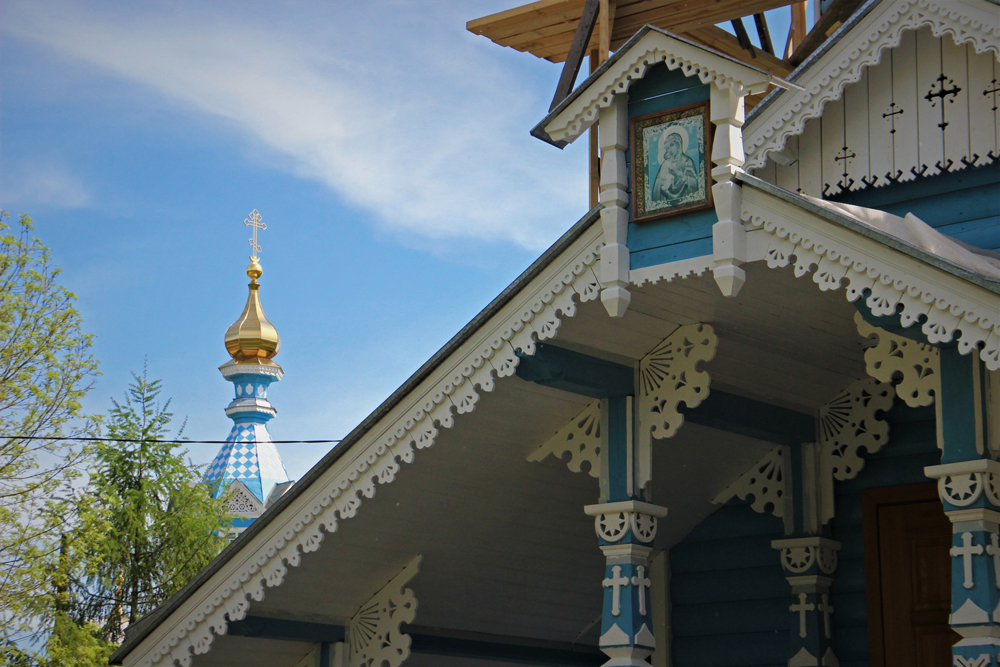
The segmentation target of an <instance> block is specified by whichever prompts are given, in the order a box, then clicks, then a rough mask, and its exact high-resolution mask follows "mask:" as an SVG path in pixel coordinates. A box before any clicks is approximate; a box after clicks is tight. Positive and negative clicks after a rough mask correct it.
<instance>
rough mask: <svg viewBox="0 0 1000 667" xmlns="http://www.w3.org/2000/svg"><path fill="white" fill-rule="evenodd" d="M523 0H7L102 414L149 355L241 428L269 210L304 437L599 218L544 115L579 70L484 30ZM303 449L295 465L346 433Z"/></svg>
mask: <svg viewBox="0 0 1000 667" xmlns="http://www.w3.org/2000/svg"><path fill="white" fill-rule="evenodd" d="M516 4H518V3H517V2H516V1H513V0H481V1H480V0H476V1H473V0H462V1H455V2H445V1H441V0H436V1H435V2H426V3H424V2H419V3H418V2H406V1H403V0H397V1H395V2H391V1H390V2H364V3H348V2H324V3H318V2H305V1H301V2H280V3H279V2H246V1H243V2H226V1H214V2H211V3H204V2H186V1H184V0H178V1H171V2H153V3H125V2H102V1H100V0H96V1H91V2H87V3H79V2H58V1H50V0H46V1H44V2H41V1H35V2H16V1H10V0H2V1H0V32H2V33H3V38H2V39H0V208H2V209H5V210H8V211H9V212H10V213H11V214H12V215H13V216H15V217H16V215H17V214H18V213H21V212H24V213H27V214H29V215H31V216H32V217H33V218H34V221H35V225H36V233H37V235H38V236H39V237H40V238H41V239H42V240H43V241H44V242H45V243H46V244H47V245H49V246H50V247H51V248H52V251H53V257H54V261H55V264H56V265H57V266H59V267H61V268H62V269H63V275H62V280H63V283H64V284H65V285H66V286H68V287H69V288H70V289H71V290H73V291H74V292H75V293H76V294H77V296H78V297H79V308H80V310H81V312H82V313H83V316H84V320H85V328H86V330H87V331H88V332H92V333H94V334H96V336H97V338H96V345H95V354H96V356H97V358H98V359H99V360H100V361H101V371H102V375H101V377H100V378H99V380H98V382H97V385H96V387H95V389H94V390H93V392H92V393H91V394H90V396H89V397H88V399H87V401H86V407H87V409H88V410H89V411H90V412H93V413H104V412H106V411H107V409H108V407H110V397H111V396H116V397H118V396H120V395H121V394H122V392H123V391H124V389H125V387H126V385H127V384H128V382H129V380H130V372H131V371H133V370H135V371H139V370H141V368H142V364H143V358H144V356H148V360H149V369H150V374H151V376H152V377H159V378H162V379H163V383H164V389H165V391H164V395H165V396H171V397H173V404H172V409H173V411H174V413H175V414H176V415H177V416H178V417H179V418H184V417H187V418H188V426H187V430H186V435H187V436H188V437H190V438H193V439H223V438H225V436H226V435H227V434H228V432H229V427H230V425H231V422H230V421H229V420H228V418H226V416H225V414H224V413H223V409H224V407H225V406H226V405H227V403H228V402H229V400H230V398H231V396H232V389H231V385H229V384H228V383H226V382H225V381H224V380H223V379H222V377H221V376H220V374H219V372H218V370H217V367H218V366H219V365H220V364H222V363H223V362H225V361H226V360H227V359H228V357H227V355H226V353H225V348H224V346H223V343H222V337H223V333H224V332H225V330H226V327H228V325H229V324H230V323H231V322H232V321H233V320H234V319H236V317H237V316H238V315H239V313H240V311H241V309H242V307H243V304H244V302H245V299H246V283H247V278H246V275H245V274H244V269H245V266H246V264H247V262H248V259H247V255H248V252H249V246H248V245H247V238H248V234H247V231H248V230H247V229H246V228H245V227H244V226H243V219H244V218H245V217H246V215H247V213H249V212H250V210H251V209H254V208H256V209H258V210H259V211H260V213H261V214H262V215H263V217H264V221H265V222H266V223H267V225H268V230H267V231H266V232H263V233H262V234H261V239H260V243H261V246H262V247H263V251H262V254H261V263H262V264H263V267H264V276H263V278H262V279H261V283H262V285H263V287H262V290H261V298H262V302H263V305H264V309H265V312H266V313H267V315H268V318H269V319H270V320H271V322H272V323H274V325H275V326H276V327H277V328H278V331H279V333H280V334H281V337H282V350H281V353H280V354H279V356H278V358H277V361H278V362H279V363H280V364H281V365H282V367H283V368H284V369H285V378H284V380H283V381H282V382H281V383H280V384H278V385H276V386H274V387H273V388H272V390H271V391H270V392H269V393H270V399H271V401H272V403H273V404H274V405H275V407H276V408H277V409H278V416H277V418H275V419H274V420H273V421H272V422H271V425H270V430H271V434H272V437H274V438H275V439H303V440H308V439H329V438H339V437H341V436H342V435H344V434H346V433H347V432H348V431H350V429H351V428H353V427H354V426H355V425H356V424H357V423H358V422H359V421H360V420H361V419H363V418H364V417H365V416H366V415H367V414H368V413H369V412H371V410H373V409H374V408H375V407H376V406H377V405H378V404H379V403H380V402H381V401H382V400H383V399H384V398H385V397H387V396H388V395H389V394H390V393H391V392H392V391H393V390H394V389H395V388H396V387H397V386H398V385H399V384H400V383H401V382H403V381H404V380H405V379H406V378H407V377H408V376H409V375H410V374H411V373H412V372H413V371H415V370H416V369H417V368H418V367H419V366H420V365H421V364H422V363H423V361H425V360H426V359H427V358H428V357H429V356H430V355H431V354H433V353H434V352H435V351H436V350H437V349H438V348H439V347H440V346H441V345H442V344H444V342H446V341H447V340H448V338H450V337H451V335H453V334H454V333H455V332H456V331H457V330H458V329H459V328H460V327H461V326H462V325H463V324H465V322H467V321H468V320H469V319H470V318H471V317H472V316H473V315H475V313H476V312H478V311H479V310H480V309H481V308H482V307H483V306H485V305H486V303H488V302H489V300H490V299H492V298H493V296H495V295H496V294H497V293H498V292H499V291H500V290H502V289H503V288H504V287H505V286H506V285H507V284H508V283H509V282H510V281H511V280H512V279H513V278H514V277H516V276H517V275H518V274H519V273H520V272H521V271H522V270H523V269H524V268H525V267H526V266H527V265H528V264H529V263H530V262H531V261H532V260H533V259H534V257H535V256H537V254H538V253H539V252H540V251H541V250H543V249H544V248H545V247H546V246H547V245H548V244H550V243H551V242H552V241H553V240H555V239H556V238H557V237H558V236H559V235H560V234H561V233H562V232H563V231H565V230H566V229H567V228H568V227H569V226H570V225H572V224H573V223H574V222H575V221H576V220H577V219H578V218H579V217H580V216H581V215H583V214H584V213H585V212H586V209H587V193H586V155H585V152H584V150H585V146H583V145H582V144H581V145H579V146H571V147H569V148H567V149H566V150H563V151H559V150H557V149H555V148H553V147H551V146H549V145H547V144H543V143H542V142H540V141H538V140H536V139H533V138H532V137H530V136H529V135H528V130H529V129H530V128H531V127H532V126H534V124H535V123H536V122H537V121H538V120H539V119H541V117H542V116H544V114H545V112H546V110H547V108H548V102H549V100H550V99H551V95H552V91H553V90H554V89H555V85H556V82H557V80H558V77H559V73H560V66H558V65H553V64H551V63H548V62H545V61H542V60H539V59H536V58H535V57H533V56H530V55H528V54H521V53H518V52H516V51H514V50H512V49H505V48H501V47H499V46H497V45H495V44H493V43H491V42H489V41H488V40H486V39H485V38H483V37H477V36H475V35H472V34H471V33H468V32H467V31H466V30H465V22H466V21H467V20H469V19H472V18H476V17H479V16H483V15H486V14H490V13H493V12H496V11H501V10H503V9H508V8H510V7H512V6H515V5H516ZM785 12H786V13H787V10H785ZM785 25H787V19H786V22H785ZM785 29H787V28H785ZM752 32H753V31H752V29H751V33H752ZM772 35H773V36H774V40H775V42H776V43H783V36H784V32H782V30H781V29H780V28H779V27H778V26H776V25H774V24H773V23H772ZM216 449H217V447H215V446H211V445H192V446H191V447H190V450H191V455H192V458H193V459H194V460H196V461H198V462H203V463H207V462H208V461H210V460H211V459H212V457H213V456H214V455H215V453H216ZM280 450H281V454H282V457H283V458H284V460H285V464H286V467H287V468H288V471H289V474H290V475H291V477H292V478H293V479H294V478H299V477H301V476H302V474H303V473H304V472H305V471H306V470H307V469H308V468H309V467H310V466H311V465H312V464H313V463H314V462H315V461H316V460H317V459H318V458H319V457H320V456H322V454H323V453H325V452H326V450H327V446H325V445H311V446H310V445H286V446H281V447H280Z"/></svg>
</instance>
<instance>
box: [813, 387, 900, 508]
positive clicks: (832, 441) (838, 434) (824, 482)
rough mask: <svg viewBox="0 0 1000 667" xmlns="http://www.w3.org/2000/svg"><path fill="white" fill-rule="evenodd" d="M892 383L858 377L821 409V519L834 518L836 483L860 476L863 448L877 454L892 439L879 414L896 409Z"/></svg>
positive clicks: (868, 452)
mask: <svg viewBox="0 0 1000 667" xmlns="http://www.w3.org/2000/svg"><path fill="white" fill-rule="evenodd" d="M894 398H895V392H894V391H893V388H892V385H891V384H883V383H881V382H879V381H878V380H875V379H874V378H865V379H863V380H858V381H856V382H854V383H853V384H851V385H850V386H849V387H847V388H846V389H845V390H844V391H842V392H841V393H839V394H838V395H837V396H835V397H834V398H833V399H832V400H831V401H830V402H828V403H827V404H826V405H824V406H823V407H822V408H820V410H819V434H818V435H819V456H820V461H819V464H820V466H819V485H820V488H819V489H818V491H819V496H820V497H819V522H820V525H822V524H825V523H826V522H827V521H829V520H830V519H832V518H833V514H834V504H833V483H834V480H838V481H844V480H847V479H853V478H855V477H857V475H858V473H859V472H861V469H862V468H864V465H865V461H864V459H863V458H861V449H862V448H864V450H865V453H867V454H874V453H875V452H877V451H878V450H880V449H881V448H882V447H883V446H884V445H885V444H886V443H887V442H888V441H889V424H888V423H887V422H885V421H884V420H882V419H880V418H879V416H878V413H879V412H884V411H886V410H889V409H890V408H892V403H893V399H894Z"/></svg>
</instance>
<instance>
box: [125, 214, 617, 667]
mask: <svg viewBox="0 0 1000 667" xmlns="http://www.w3.org/2000/svg"><path fill="white" fill-rule="evenodd" d="M603 245H604V241H603V233H602V230H601V227H600V225H593V226H592V227H591V228H590V229H588V230H587V231H585V232H583V234H581V236H580V238H578V239H577V240H576V241H575V242H574V243H573V244H572V246H570V248H568V249H567V250H565V251H564V252H563V253H562V254H561V255H560V256H559V257H558V258H557V259H555V260H554V261H553V262H552V263H551V264H550V265H549V266H548V267H547V268H546V269H544V270H543V271H542V272H541V274H540V275H539V276H537V277H536V278H535V279H534V280H533V281H532V282H531V283H530V284H529V285H528V286H527V287H525V288H524V289H523V290H522V291H521V293H520V294H519V295H518V296H517V297H515V298H514V299H513V300H512V301H511V302H510V303H508V304H507V305H506V306H505V307H504V308H503V309H502V310H501V311H500V312H499V313H498V314H497V315H495V316H494V317H493V318H491V320H490V321H489V322H487V323H486V324H484V325H483V326H481V327H480V329H479V330H478V331H477V332H476V334H474V335H473V336H472V337H471V338H470V339H469V340H468V341H467V342H466V344H465V345H463V346H462V347H461V348H460V349H459V350H458V351H457V352H456V353H454V354H453V355H452V357H450V358H449V359H448V360H446V361H445V362H443V363H442V364H441V365H440V366H439V368H438V369H437V370H436V371H435V372H434V373H433V375H432V376H431V377H429V378H428V379H426V380H425V381H424V382H423V383H422V384H421V385H420V387H418V388H417V389H415V390H414V391H412V392H411V393H410V394H409V396H408V398H406V399H404V400H403V401H401V402H400V403H399V404H398V405H397V406H396V407H395V408H393V409H392V411H391V412H390V413H389V414H388V415H386V416H385V417H384V418H383V419H382V420H381V421H380V422H379V423H378V424H377V425H376V426H375V427H373V428H372V429H370V430H369V431H368V432H367V433H366V434H365V435H364V436H363V438H362V440H360V441H359V442H357V443H355V444H354V446H352V447H351V449H350V451H349V452H347V453H346V454H345V455H343V456H342V457H341V458H340V460H338V461H337V463H335V464H334V465H333V466H331V468H330V469H329V470H327V472H326V473H324V475H323V477H322V478H321V479H320V480H317V481H316V482H315V483H314V484H312V485H311V486H310V488H309V489H308V490H307V491H306V492H305V493H303V494H302V495H300V496H299V497H298V498H297V499H296V500H295V501H294V503H293V504H291V505H290V506H289V507H287V508H286V509H285V510H284V511H283V512H282V514H281V515H280V516H278V517H275V518H274V519H273V520H272V521H270V522H269V523H268V525H267V526H266V527H265V528H264V530H263V531H262V532H261V533H259V534H257V535H256V536H255V537H254V538H253V541H252V542H251V543H249V544H245V545H243V549H242V551H241V553H240V554H239V555H238V556H236V557H234V558H233V559H231V560H230V562H229V564H228V565H227V566H226V567H224V568H223V569H222V570H220V571H219V572H217V573H216V574H215V575H214V576H213V577H212V578H211V579H210V580H209V581H208V582H207V583H206V584H204V585H203V586H202V587H201V589H200V590H199V591H198V592H196V593H195V594H193V595H192V596H191V597H190V598H189V599H188V600H187V601H186V602H185V603H184V604H183V605H182V606H181V607H180V608H179V609H178V610H177V611H175V612H174V613H173V614H172V615H171V616H170V618H168V619H165V620H164V621H163V622H162V623H161V624H160V626H159V627H158V629H157V630H156V631H154V632H153V633H152V634H151V635H150V636H149V637H147V638H146V639H145V640H144V641H143V642H142V643H141V644H140V645H139V646H137V647H136V648H135V650H133V652H132V653H131V654H130V656H129V659H128V661H127V664H128V665H129V666H130V667H131V665H140V666H141V667H151V666H152V665H156V664H159V663H160V662H162V661H163V660H165V659H166V660H167V661H168V663H167V664H170V663H171V662H173V661H176V662H177V663H179V664H180V665H181V667H189V666H190V664H191V658H192V656H193V655H200V654H203V653H206V652H208V651H209V650H210V649H211V645H212V641H213V639H214V638H215V636H217V635H222V634H225V633H226V630H227V627H228V623H229V622H231V621H237V620H241V619H242V618H244V617H245V616H246V613H247V610H248V609H249V607H250V605H251V604H252V603H253V602H254V601H260V600H263V599H264V594H265V591H266V589H267V588H270V587H274V586H280V585H281V583H282V582H283V581H284V578H285V575H286V574H287V573H288V567H289V566H291V567H297V566H298V565H299V564H300V563H301V558H302V554H304V553H310V552H313V551H316V550H317V549H319V548H320V546H321V544H322V541H323V539H324V537H325V536H326V535H327V534H329V533H334V532H336V530H337V523H338V521H343V520H345V519H350V518H353V517H354V516H355V515H356V514H357V512H358V509H359V508H360V506H361V504H362V502H363V500H364V499H366V498H372V497H373V496H374V495H375V490H376V488H377V486H378V485H379V484H389V483H391V482H392V481H393V480H394V479H395V477H396V473H398V472H399V470H400V466H401V464H403V463H412V462H413V460H414V455H415V453H416V451H417V450H420V449H424V448H427V447H430V446H432V445H433V444H434V441H435V439H436V438H437V435H438V431H439V429H440V428H451V427H452V426H454V423H455V416H456V415H462V414H466V413H469V412H471V411H473V410H474V409H475V407H476V404H477V402H478V401H479V397H480V392H489V391H492V390H493V387H494V383H495V381H496V379H498V378H504V377H509V376H511V375H513V374H514V371H515V369H516V367H517V364H518V358H517V356H516V355H515V350H517V349H520V350H522V351H523V352H525V353H527V354H534V352H535V344H536V342H537V341H543V340H547V339H549V338H552V337H553V336H555V334H556V331H557V330H558V328H559V324H560V322H561V318H563V317H572V316H573V315H575V313H576V304H577V302H578V301H579V302H585V301H590V300H593V299H596V298H598V297H599V295H600V290H601V285H600V282H599V281H598V278H597V276H596V274H595V273H594V269H593V267H594V265H595V263H596V262H597V258H598V256H599V253H600V249H601V247H602V246H603ZM133 656H134V657H133Z"/></svg>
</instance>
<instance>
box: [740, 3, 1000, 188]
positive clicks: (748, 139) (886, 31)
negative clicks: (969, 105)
mask: <svg viewBox="0 0 1000 667" xmlns="http://www.w3.org/2000/svg"><path fill="white" fill-rule="evenodd" d="M920 28H929V29H930V31H931V34H932V35H933V36H934V37H935V38H940V37H942V36H945V35H947V36H948V41H950V42H951V43H952V44H957V45H959V46H963V45H965V44H969V45H970V46H971V48H972V51H973V52H974V53H975V54H985V55H987V56H990V57H991V58H993V59H995V58H996V57H997V55H1000V24H998V23H997V20H996V13H995V9H991V8H989V6H988V5H986V3H979V2H972V1H970V0H949V1H948V2H942V1H940V0H886V1H884V2H881V3H879V4H877V5H876V6H874V7H872V8H871V10H870V11H869V12H868V13H867V14H865V15H864V16H863V17H861V18H860V19H859V20H858V21H857V22H856V24H855V25H853V26H852V28H851V29H850V30H848V31H847V32H846V34H844V35H843V36H842V37H841V38H840V40H839V41H838V42H837V43H836V44H834V45H833V47H832V48H831V49H830V50H829V51H828V52H826V53H824V54H823V55H822V56H820V57H819V59H818V60H817V61H816V62H815V63H814V64H812V65H811V66H810V67H808V68H806V69H804V70H802V71H801V72H799V73H798V74H796V75H795V76H793V77H792V81H793V82H794V83H795V84H797V85H798V86H801V87H802V90H786V91H783V92H781V93H780V94H779V95H778V96H777V97H776V98H775V99H774V100H773V102H772V103H771V104H769V105H768V106H767V107H766V108H763V110H762V111H761V112H760V114H759V115H757V116H755V117H753V118H752V119H751V120H750V122H749V124H748V127H747V128H746V130H745V131H744V135H743V137H744V147H745V149H746V155H747V164H746V168H747V169H754V168H758V167H762V166H763V165H764V162H765V160H766V158H767V156H768V154H774V153H777V152H781V151H782V149H783V148H785V142H786V140H787V139H788V138H789V137H790V136H793V135H801V134H803V129H804V126H805V124H806V123H807V122H808V121H809V120H811V119H815V118H819V116H820V115H821V114H823V113H824V107H825V106H826V105H827V103H828V102H831V101H834V100H838V99H840V98H841V96H842V95H843V94H844V88H845V86H847V85H849V84H852V83H856V82H858V81H859V80H860V79H861V78H862V76H863V75H864V73H865V71H866V69H868V68H871V67H873V66H875V65H877V64H878V63H879V62H880V61H881V60H883V59H884V58H885V57H886V56H885V54H886V53H887V51H888V50H889V49H894V48H896V47H899V46H900V42H901V40H903V39H904V35H906V34H908V33H909V34H910V36H911V37H912V33H913V31H916V30H919V29H920ZM904 48H905V45H904ZM927 55H929V54H925V56H927ZM938 66H939V67H940V61H939V62H938ZM939 73H940V72H935V73H934V75H933V76H934V77H936V76H938V75H939ZM932 78H933V77H932ZM869 90H870V87H869ZM918 92H919V94H920V95H921V96H923V95H924V94H925V92H926V91H922V90H921V91H917V90H914V91H913V96H912V97H908V98H907V102H905V104H910V102H912V103H914V104H916V103H917V100H918V97H917V93H918ZM974 94H975V95H979V96H982V92H981V91H975V93H974ZM932 99H933V98H932ZM891 101H895V102H896V103H897V105H900V104H904V102H903V100H902V99H901V100H890V102H891ZM921 102H927V104H928V105H929V104H930V101H927V100H921ZM893 110H894V108H893ZM875 111H878V113H879V114H880V115H879V116H878V117H877V118H876V119H875V120H876V122H879V121H881V122H885V121H886V120H888V121H889V122H890V123H891V121H892V117H889V118H882V117H881V114H882V113H886V112H888V111H890V109H889V108H888V106H887V108H886V109H876V110H875ZM905 115H906V114H905V113H904V114H902V116H905ZM938 115H939V116H940V113H939V114H938ZM902 116H899V117H897V118H901V117H902ZM916 116H917V112H916V110H912V112H911V115H910V118H911V119H912V118H915V117H916ZM856 118H857V120H861V118H860V114H857V115H856ZM863 118H864V120H865V121H867V120H868V118H869V115H868V114H867V113H866V114H864V116H863ZM928 120H930V119H929V118H928ZM898 122H899V121H898V120H897V123H898ZM907 122H909V119H907ZM940 122H942V121H941V120H940V118H938V119H937V120H933V123H935V124H936V123H940ZM865 125H866V126H867V125H868V123H867V122H866V123H865ZM979 129H980V130H981V131H985V130H986V128H979ZM914 141H916V139H914ZM994 142H995V139H994ZM824 143H826V140H825V138H824ZM865 143H867V142H865ZM843 145H844V144H841V145H838V146H835V148H838V149H839V148H842V147H843ZM993 145H994V146H995V143H994V144H993ZM849 148H856V147H850V146H849ZM915 148H916V147H915V146H912V147H911V150H914V149H915ZM942 150H945V149H944V148H943V147H942ZM891 154H892V153H891V152H890V155H891ZM874 155H875V154H874V152H873V156H874ZM832 157H834V156H833V154H831V159H832ZM884 157H885V156H884V155H878V156H875V157H874V159H876V160H878V159H882V158H884Z"/></svg>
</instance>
